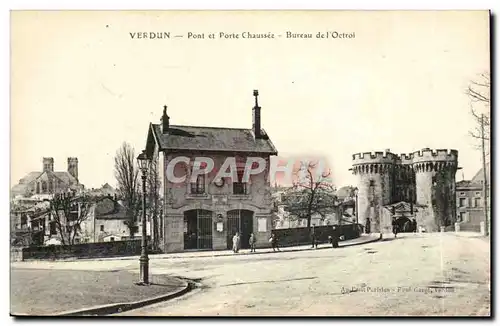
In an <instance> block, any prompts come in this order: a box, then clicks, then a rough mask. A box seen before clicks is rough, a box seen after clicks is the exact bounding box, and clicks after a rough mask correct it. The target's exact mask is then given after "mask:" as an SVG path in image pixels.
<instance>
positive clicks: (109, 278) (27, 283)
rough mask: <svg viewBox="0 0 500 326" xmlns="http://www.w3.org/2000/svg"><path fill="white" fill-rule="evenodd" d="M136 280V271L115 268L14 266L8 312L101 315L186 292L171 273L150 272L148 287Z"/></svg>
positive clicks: (180, 282) (183, 283)
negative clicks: (57, 268) (77, 268)
mask: <svg viewBox="0 0 500 326" xmlns="http://www.w3.org/2000/svg"><path fill="white" fill-rule="evenodd" d="M138 280H139V276H138V275H137V274H133V273H130V272H127V271H118V270H115V271H98V272H97V271H82V270H80V271H75V270H52V271H51V270H43V269H42V270H39V269H18V268H16V269H13V270H12V272H11V296H10V297H11V303H10V311H11V314H12V315H18V316H24V315H59V314H62V315H80V314H86V315H92V314H103V313H110V312H116V311H119V310H120V311H124V310H128V309H130V308H133V307H139V306H140V307H142V306H144V305H145V304H148V303H150V302H158V301H160V299H162V298H170V297H172V296H175V295H176V294H178V293H184V292H187V291H186V288H187V283H186V282H185V281H183V280H180V279H179V278H175V277H171V276H166V275H154V276H153V277H152V279H151V280H150V281H151V282H152V285H150V286H140V285H136V284H135V283H136V282H138ZM155 299H156V300H155ZM131 305H132V307H131Z"/></svg>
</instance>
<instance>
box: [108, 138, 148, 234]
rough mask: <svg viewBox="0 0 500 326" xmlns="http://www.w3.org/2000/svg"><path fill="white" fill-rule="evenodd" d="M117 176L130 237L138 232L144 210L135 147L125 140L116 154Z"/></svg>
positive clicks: (118, 190)
mask: <svg viewBox="0 0 500 326" xmlns="http://www.w3.org/2000/svg"><path fill="white" fill-rule="evenodd" d="M115 178H116V182H117V185H118V188H117V192H118V197H119V198H120V199H121V200H122V201H123V205H124V207H125V209H126V212H127V219H126V220H125V221H124V223H125V225H126V226H127V228H128V230H129V233H130V237H131V238H133V237H134V235H135V233H137V231H138V228H137V223H136V222H137V218H138V216H139V214H140V212H141V210H142V206H141V205H142V203H141V192H140V187H139V182H140V178H139V169H138V168H137V166H136V156H135V151H134V148H133V147H132V146H131V145H130V144H128V143H126V142H124V143H123V144H122V146H121V147H120V148H119V149H118V151H117V152H116V155H115Z"/></svg>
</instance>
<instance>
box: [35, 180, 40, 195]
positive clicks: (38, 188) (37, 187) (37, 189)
mask: <svg viewBox="0 0 500 326" xmlns="http://www.w3.org/2000/svg"><path fill="white" fill-rule="evenodd" d="M36 193H37V194H39V193H40V183H39V182H37V183H36Z"/></svg>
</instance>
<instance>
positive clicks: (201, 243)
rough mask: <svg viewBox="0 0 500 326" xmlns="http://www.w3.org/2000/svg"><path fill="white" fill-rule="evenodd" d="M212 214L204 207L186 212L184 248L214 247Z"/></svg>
mask: <svg viewBox="0 0 500 326" xmlns="http://www.w3.org/2000/svg"><path fill="white" fill-rule="evenodd" d="M212 216H213V212H212V211H209V210H204V209H192V210H188V211H185V212H184V249H212V228H213V227H212V224H213V222H212Z"/></svg>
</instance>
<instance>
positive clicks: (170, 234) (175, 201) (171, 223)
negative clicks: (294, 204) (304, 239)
mask: <svg viewBox="0 0 500 326" xmlns="http://www.w3.org/2000/svg"><path fill="white" fill-rule="evenodd" d="M254 96H255V106H254V108H253V110H252V111H253V127H252V128H251V129H250V128H248V129H238V128H218V127H197V126H177V125H170V123H169V119H170V118H169V117H168V115H167V112H166V107H164V111H163V116H162V122H161V124H150V126H149V131H148V138H147V145H146V153H147V156H148V157H149V158H151V159H152V160H153V162H154V164H156V166H158V167H159V168H158V171H159V173H160V179H161V181H162V186H161V188H162V191H161V197H163V198H164V201H163V210H162V215H163V216H162V217H161V221H160V226H161V228H162V230H161V231H162V232H161V235H160V238H161V239H160V247H161V249H162V250H163V251H164V252H178V251H184V250H204V249H205V250H219V249H229V248H230V247H231V246H232V237H233V235H234V234H235V233H236V232H239V233H240V235H241V246H242V247H243V248H245V247H247V246H248V238H249V237H250V234H251V233H254V235H255V237H256V239H257V243H256V245H257V246H258V247H259V246H260V247H263V246H268V239H269V237H270V235H271V228H272V209H273V205H272V199H271V191H270V188H271V187H270V180H269V163H270V157H271V156H272V155H277V150H276V148H275V147H274V145H273V143H272V142H271V140H270V139H269V136H268V135H267V133H266V132H265V130H263V129H262V128H261V114H260V110H261V108H260V107H259V105H258V92H257V91H254ZM179 157H187V158H189V161H188V162H177V163H176V164H171V162H175V160H177V159H178V158H179ZM196 157H208V158H211V159H212V160H213V162H214V169H213V170H212V171H211V172H210V173H208V174H202V175H199V176H198V177H197V178H196V180H191V173H192V171H193V162H194V160H195V158H196ZM233 157H234V158H235V161H236V169H237V179H231V178H222V179H220V180H219V179H218V180H215V176H216V175H217V172H218V171H219V170H220V169H221V167H222V166H223V164H224V162H226V160H227V159H228V158H233ZM248 157H259V158H262V159H264V160H265V162H266V165H265V169H264V170H263V171H262V172H260V173H258V174H255V175H251V176H250V179H249V180H248V182H243V179H242V175H243V173H244V167H245V163H246V160H247V158H248ZM169 166H170V167H172V166H173V172H174V175H175V176H186V178H185V181H184V182H173V181H172V180H169V178H168V173H167V172H168V171H167V169H168V168H169ZM191 181H193V182H191ZM233 181H234V182H233Z"/></svg>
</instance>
